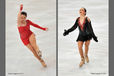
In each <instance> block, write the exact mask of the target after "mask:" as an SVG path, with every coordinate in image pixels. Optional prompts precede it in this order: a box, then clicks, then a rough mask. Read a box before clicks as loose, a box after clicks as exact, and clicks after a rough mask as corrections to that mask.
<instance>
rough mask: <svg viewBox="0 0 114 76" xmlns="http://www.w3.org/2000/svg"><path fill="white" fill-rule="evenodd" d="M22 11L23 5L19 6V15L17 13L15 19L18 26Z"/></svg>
mask: <svg viewBox="0 0 114 76" xmlns="http://www.w3.org/2000/svg"><path fill="white" fill-rule="evenodd" d="M22 10H23V4H21V5H20V10H19V13H18V17H17V24H18V25H20V23H21V20H20V19H21V12H22Z"/></svg>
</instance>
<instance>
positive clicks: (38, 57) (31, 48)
mask: <svg viewBox="0 0 114 76" xmlns="http://www.w3.org/2000/svg"><path fill="white" fill-rule="evenodd" d="M27 48H29V49H30V50H31V51H32V53H33V54H34V56H35V57H36V58H37V59H38V60H39V61H40V62H41V64H42V65H43V66H44V67H46V64H45V62H44V61H43V59H42V58H41V57H40V56H38V55H37V53H36V51H35V50H34V49H33V47H32V46H31V44H28V45H27Z"/></svg>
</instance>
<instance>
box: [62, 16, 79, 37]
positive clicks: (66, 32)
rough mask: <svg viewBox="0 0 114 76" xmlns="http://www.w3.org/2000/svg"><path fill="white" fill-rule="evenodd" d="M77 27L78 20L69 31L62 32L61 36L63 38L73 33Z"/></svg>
mask: <svg viewBox="0 0 114 76" xmlns="http://www.w3.org/2000/svg"><path fill="white" fill-rule="evenodd" d="M77 26H78V18H77V20H76V21H75V24H74V25H73V26H72V27H71V28H70V29H68V30H66V29H65V30H64V33H63V35H64V36H66V35H68V34H69V33H70V32H72V31H74V30H75V29H76V28H77Z"/></svg>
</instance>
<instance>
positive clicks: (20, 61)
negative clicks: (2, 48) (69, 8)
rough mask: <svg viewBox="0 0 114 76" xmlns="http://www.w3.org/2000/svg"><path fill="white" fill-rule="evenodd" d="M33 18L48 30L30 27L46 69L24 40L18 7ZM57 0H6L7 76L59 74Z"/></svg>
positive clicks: (49, 75) (50, 75) (52, 75)
mask: <svg viewBox="0 0 114 76" xmlns="http://www.w3.org/2000/svg"><path fill="white" fill-rule="evenodd" d="M20 4H23V7H24V9H23V11H26V12H27V13H28V17H27V19H30V20H31V21H33V22H34V23H36V24H39V25H40V26H42V27H48V28H49V30H48V32H45V31H42V30H40V29H37V28H34V27H32V26H31V30H32V31H33V32H34V33H35V35H36V40H37V44H38V46H39V48H40V50H41V51H42V54H43V59H44V60H45V62H46V63H47V68H43V67H42V65H41V64H40V62H39V61H38V60H37V59H36V58H35V57H34V55H33V54H32V52H31V51H30V50H29V49H28V48H27V47H26V46H24V44H23V43H22V41H21V39H20V37H19V32H18V29H17V23H16V22H17V14H18V12H19V6H20ZM55 8H56V0H49V1H48V0H6V26H5V27H6V29H5V31H6V76H15V75H16V76H55V75H56V9H55Z"/></svg>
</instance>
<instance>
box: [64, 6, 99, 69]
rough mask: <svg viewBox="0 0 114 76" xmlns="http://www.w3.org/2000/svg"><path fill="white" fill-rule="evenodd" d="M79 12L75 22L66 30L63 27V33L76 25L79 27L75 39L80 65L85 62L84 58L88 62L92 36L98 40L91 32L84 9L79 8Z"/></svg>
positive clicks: (73, 28)
mask: <svg viewBox="0 0 114 76" xmlns="http://www.w3.org/2000/svg"><path fill="white" fill-rule="evenodd" d="M79 14H80V17H78V18H77V19H76V22H75V24H74V25H73V26H72V27H71V28H70V29H68V30H66V29H65V30H64V33H63V35H64V36H66V35H68V34H69V33H70V32H72V31H74V30H75V29H76V28H77V27H78V28H79V35H78V38H77V40H76V41H77V42H78V49H79V53H80V56H81V62H80V64H79V67H82V66H83V64H85V60H86V62H87V63H88V62H89V58H88V49H89V44H90V40H91V39H92V38H93V39H94V40H95V41H96V42H98V40H97V37H96V36H95V34H94V32H93V29H92V25H91V21H90V19H89V18H88V17H86V9H85V8H81V9H80V10H79ZM84 42H85V54H83V49H82V47H83V44H84Z"/></svg>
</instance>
